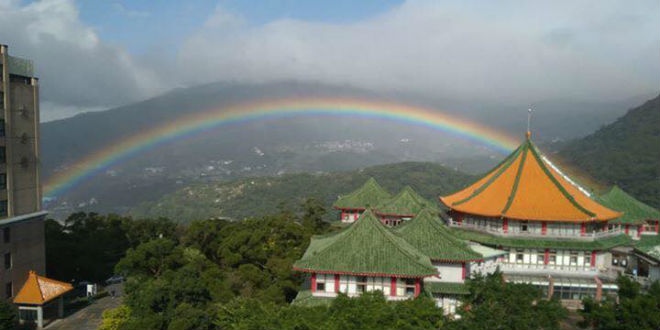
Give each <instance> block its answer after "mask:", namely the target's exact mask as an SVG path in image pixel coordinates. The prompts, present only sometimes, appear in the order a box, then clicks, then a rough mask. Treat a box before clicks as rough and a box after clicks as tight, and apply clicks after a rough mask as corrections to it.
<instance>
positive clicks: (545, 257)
mask: <svg viewBox="0 0 660 330" xmlns="http://www.w3.org/2000/svg"><path fill="white" fill-rule="evenodd" d="M548 262H550V250H548V249H545V253H544V254H543V264H544V265H547V264H548Z"/></svg>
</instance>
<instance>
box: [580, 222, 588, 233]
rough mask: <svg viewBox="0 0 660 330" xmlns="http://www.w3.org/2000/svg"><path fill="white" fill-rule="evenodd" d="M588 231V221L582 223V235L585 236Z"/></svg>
mask: <svg viewBox="0 0 660 330" xmlns="http://www.w3.org/2000/svg"><path fill="white" fill-rule="evenodd" d="M586 232H587V223H586V222H583V223H581V224H580V236H584V234H585V233H586Z"/></svg>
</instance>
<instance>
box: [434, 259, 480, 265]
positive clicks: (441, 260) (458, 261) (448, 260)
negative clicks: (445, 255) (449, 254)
mask: <svg viewBox="0 0 660 330" xmlns="http://www.w3.org/2000/svg"><path fill="white" fill-rule="evenodd" d="M429 259H431V261H435V262H444V263H448V264H462V263H464V262H483V261H484V259H483V258H477V259H462V260H461V259H442V258H441V259H434V258H429Z"/></svg>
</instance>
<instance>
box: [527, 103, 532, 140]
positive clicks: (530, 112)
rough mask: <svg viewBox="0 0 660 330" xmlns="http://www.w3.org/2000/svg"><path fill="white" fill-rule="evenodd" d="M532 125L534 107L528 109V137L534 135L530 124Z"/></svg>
mask: <svg viewBox="0 0 660 330" xmlns="http://www.w3.org/2000/svg"><path fill="white" fill-rule="evenodd" d="M531 125H532V108H528V109H527V138H529V137H530V136H531V135H532V131H531V130H530V126H531Z"/></svg>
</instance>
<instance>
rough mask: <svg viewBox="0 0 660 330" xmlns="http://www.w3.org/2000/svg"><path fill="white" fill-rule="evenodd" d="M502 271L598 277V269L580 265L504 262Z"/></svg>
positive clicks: (501, 266) (507, 272)
mask: <svg viewBox="0 0 660 330" xmlns="http://www.w3.org/2000/svg"><path fill="white" fill-rule="evenodd" d="M499 266H500V270H501V271H502V272H504V273H505V274H534V275H567V274H570V275H579V276H585V277H587V276H596V275H598V273H599V272H598V268H596V267H591V266H580V265H552V264H547V265H545V264H525V263H511V262H502V263H501V264H500V265H499Z"/></svg>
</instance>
